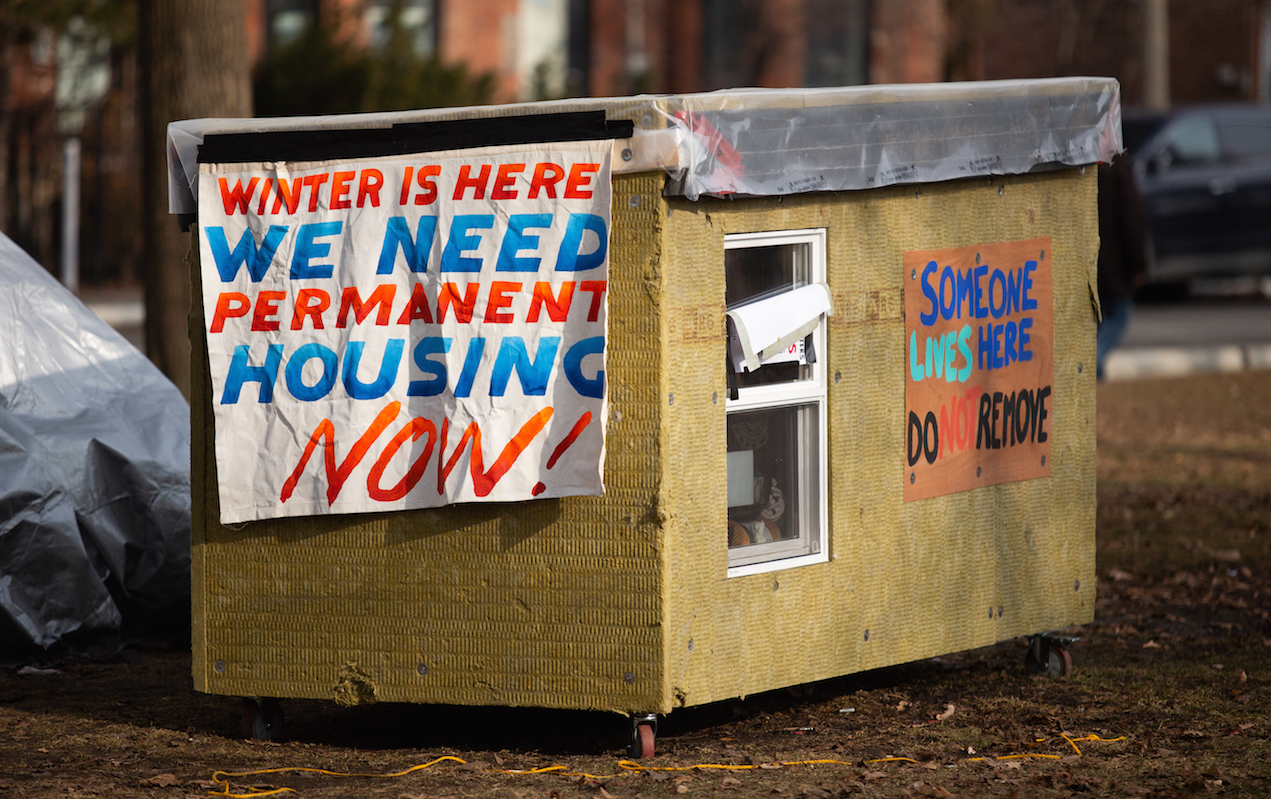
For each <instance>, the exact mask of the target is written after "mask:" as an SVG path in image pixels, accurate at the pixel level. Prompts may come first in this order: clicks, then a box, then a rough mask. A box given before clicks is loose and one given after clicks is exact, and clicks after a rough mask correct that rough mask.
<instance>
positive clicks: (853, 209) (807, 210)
mask: <svg viewBox="0 0 1271 799" xmlns="http://www.w3.org/2000/svg"><path fill="white" fill-rule="evenodd" d="M668 210H669V213H668V217H667V222H666V233H665V241H666V243H665V245H664V253H663V258H664V260H665V262H666V266H665V269H666V281H667V288H666V297H667V318H668V325H667V340H666V356H665V360H666V372H665V374H664V376H663V380H664V386H665V388H664V395H663V397H662V401H663V403H664V404H666V403H667V400H668V396H669V395H670V394H674V402H673V403H671V404H668V405H667V413H666V417H667V418H666V426H667V428H668V430H669V438H668V442H667V452H666V457H667V462H668V465H669V468H668V469H667V477H666V481H667V488H666V494H667V507H668V510H669V513H670V519H669V524H668V529H667V580H666V594H667V599H666V625H667V630H666V644H667V650H666V657H667V664H666V673H667V675H668V679H669V680H670V686H669V687H670V691H671V694H672V696H673V698H674V701H675V702H676V703H677V704H686V705H693V704H700V703H704V702H710V701H715V700H719V699H724V698H728V697H734V696H744V695H746V694H750V693H755V692H758V691H763V690H768V689H773V688H778V687H782V686H788V685H795V684H799V683H804V682H809V681H812V680H818V679H825V678H829V677H834V676H838V675H843V674H848V673H852V672H856V671H862V670H865V669H871V668H876V667H880V666H885V665H890V664H895V663H903V662H907V661H911V660H915V659H918V658H922V657H928V656H933V655H938V654H943V653H948V652H954V651H959V650H965V649H969V648H973V647H978V646H984V645H987V644H991V643H994V642H996V641H999V640H1004V639H1008V638H1011V637H1014V636H1019V635H1026V634H1032V633H1037V632H1043V631H1048V630H1053V629H1057V628H1062V627H1066V626H1068V625H1071V624H1078V623H1084V622H1087V621H1089V620H1090V619H1091V618H1092V617H1093V612H1094V598H1095V574H1094V517H1095V370H1094V357H1095V352H1094V349H1095V348H1094V328H1095V318H1094V311H1093V309H1092V304H1091V300H1092V297H1091V291H1092V287H1093V286H1094V283H1095V262H1096V256H1097V253H1098V227H1097V224H1098V223H1097V214H1096V179H1095V170H1094V169H1093V168H1090V169H1085V170H1077V169H1074V170H1068V171H1063V172H1051V173H1046V174H1041V175H1036V176H1026V177H1006V178H998V179H995V180H992V181H989V180H987V179H978V180H968V181H959V182H953V183H945V184H936V185H924V186H921V187H918V188H915V187H913V186H908V187H893V188H888V189H880V190H873V191H868V192H853V193H840V194H805V195H800V196H797V197H786V198H783V199H777V198H771V199H751V200H737V201H727V200H724V201H706V200H704V201H701V202H698V203H690V202H687V201H682V200H673V201H670V203H669V209H668ZM804 228H824V229H825V231H826V239H827V259H828V264H827V269H828V282H829V284H830V287H831V291H832V296H833V303H834V315H833V316H832V317H831V318H830V321H829V332H828V342H827V345H826V350H827V352H825V353H822V354H821V358H822V359H823V360H824V361H825V362H826V363H828V367H829V368H828V373H829V379H828V391H829V397H828V402H829V412H828V418H829V431H828V436H829V463H830V475H829V482H830V492H831V493H830V503H829V513H830V518H829V524H830V537H829V561H828V562H826V563H822V564H814V565H809V566H803V567H799V568H794V569H789V570H781V571H773V572H770V573H764V574H757V575H751V576H744V577H734V578H732V579H729V578H728V577H727V550H726V547H725V540H726V507H725V504H726V502H725V497H724V491H723V486H724V475H725V474H726V466H725V450H726V442H725V401H724V397H725V396H726V393H727V386H726V382H725V371H724V358H723V355H724V350H723V345H722V336H723V330H724V318H723V310H724V274H723V257H724V237H725V235H727V234H733V233H749V232H757V231H770V230H794V229H804ZM1041 236H1050V237H1052V239H1053V262H1052V270H1053V276H1054V302H1055V308H1054V320H1055V327H1054V330H1055V362H1054V394H1053V401H1054V405H1053V417H1052V419H1051V424H1052V425H1053V426H1052V428H1051V429H1052V439H1051V441H1052V445H1051V447H1052V448H1051V458H1052V464H1051V467H1052V472H1051V476H1050V477H1048V478H1042V479H1036V480H1029V481H1025V482H1016V483H1007V484H1003V485H998V486H994V487H990V488H983V489H976V490H973V491H967V492H962V493H957V494H951V495H947V496H943V497H937V498H934V499H928V500H922V501H917V502H910V503H905V502H903V487H902V485H903V484H902V480H903V471H902V470H903V468H904V463H905V458H906V455H905V440H904V435H905V417H904V407H905V405H904V397H905V385H904V377H905V371H904V370H905V369H906V365H907V363H908V361H907V353H906V341H905V335H904V324H903V319H902V312H903V309H904V301H903V283H902V276H903V269H902V258H903V254H904V252H905V251H907V250H932V249H938V248H947V247H959V246H966V245H975V244H985V243H992V242H1002V241H1018V240H1024V239H1031V238H1035V237H1041ZM1048 257H1050V256H1048Z"/></svg>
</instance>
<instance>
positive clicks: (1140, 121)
mask: <svg viewBox="0 0 1271 799" xmlns="http://www.w3.org/2000/svg"><path fill="white" fill-rule="evenodd" d="M1122 134H1123V138H1124V141H1125V145H1126V147H1127V149H1128V150H1129V151H1130V154H1131V156H1132V157H1133V159H1134V171H1135V175H1136V177H1137V179H1138V182H1139V189H1140V191H1141V193H1142V195H1143V204H1144V211H1145V214H1146V216H1147V224H1148V230H1149V239H1150V242H1149V252H1150V256H1151V257H1150V260H1151V262H1152V267H1151V280H1152V282H1156V283H1164V282H1181V281H1184V280H1190V279H1193V278H1199V277H1225V276H1236V275H1258V274H1262V275H1271V108H1268V107H1266V106H1255V105H1211V106H1196V107H1193V108H1185V109H1180V110H1178V111H1176V112H1174V113H1171V114H1168V115H1152V114H1130V113H1127V114H1126V116H1125V118H1124V119H1123V121H1122Z"/></svg>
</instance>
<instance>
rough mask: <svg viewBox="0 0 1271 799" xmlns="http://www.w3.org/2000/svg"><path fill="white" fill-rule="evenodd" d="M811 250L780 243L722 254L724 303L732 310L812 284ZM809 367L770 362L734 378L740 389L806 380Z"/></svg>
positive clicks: (806, 247)
mask: <svg viewBox="0 0 1271 799" xmlns="http://www.w3.org/2000/svg"><path fill="white" fill-rule="evenodd" d="M811 260H812V259H811V247H810V246H809V245H807V244H781V245H778V246H774V247H744V248H738V249H731V250H726V251H725V252H724V302H725V303H726V304H727V306H728V309H729V310H732V309H734V308H737V307H739V306H742V305H747V304H749V303H752V302H757V301H758V300H763V299H767V298H768V297H771V296H773V295H776V294H780V293H782V292H785V291H790V290H791V289H795V288H798V287H799V286H806V285H808V284H809V283H811V282H812V268H811ZM810 374H811V372H810V367H809V366H807V365H806V364H799V363H797V362H793V361H792V362H787V363H774V364H769V365H767V366H764V367H763V368H761V369H757V370H755V371H754V372H742V373H741V374H739V375H737V385H738V387H740V388H749V387H752V386H765V385H772V384H775V383H790V382H793V381H795V380H806V379H808V377H810Z"/></svg>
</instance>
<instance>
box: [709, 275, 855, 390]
mask: <svg viewBox="0 0 1271 799" xmlns="http://www.w3.org/2000/svg"><path fill="white" fill-rule="evenodd" d="M831 313H833V309H832V308H831V304H830V287H829V286H827V285H826V284H824V283H813V284H811V285H807V286H801V287H800V288H797V289H794V290H792V291H787V292H783V293H781V294H778V295H777V296H775V297H769V298H768V299H766V300H759V301H758V302H752V303H750V304H749V305H743V306H741V307H740V308H736V309H734V310H731V311H729V312H728V318H729V319H731V320H732V321H733V327H734V328H735V329H736V331H737V339H736V345H737V346H735V347H734V346H732V342H730V347H729V352H730V354H731V356H732V360H733V368H734V369H736V370H737V371H741V367H742V366H743V365H744V366H745V367H746V368H747V369H748V370H750V371H752V372H753V371H754V370H756V369H758V368H759V366H760V364H761V363H765V362H769V363H775V362H777V361H778V360H782V361H784V360H795V359H800V362H802V360H801V359H802V349H801V347H800V348H799V349H798V351H797V352H795V353H793V354H792V351H791V346H792V345H795V344H796V343H797V342H800V341H801V340H802V339H803V338H805V337H806V336H807V335H808V334H809V333H811V332H812V331H813V330H815V329H816V326H817V325H818V324H819V323H820V321H821V317H822V316H823V315H825V316H828V315H830V314H831Z"/></svg>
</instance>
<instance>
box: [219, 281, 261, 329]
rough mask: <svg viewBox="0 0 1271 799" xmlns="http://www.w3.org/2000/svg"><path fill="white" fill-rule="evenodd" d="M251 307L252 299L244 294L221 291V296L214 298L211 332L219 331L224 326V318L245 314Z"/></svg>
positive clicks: (233, 317)
mask: <svg viewBox="0 0 1271 799" xmlns="http://www.w3.org/2000/svg"><path fill="white" fill-rule="evenodd" d="M251 307H252V301H251V300H249V299H247V295H246V294H240V293H239V292H237V291H226V292H222V293H221V296H219V297H217V298H216V312H215V313H213V314H212V327H211V332H213V333H219V332H221V330H223V329H224V328H225V320H226V319H236V318H238V317H240V316H246V315H247V312H248V311H249V310H251Z"/></svg>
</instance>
